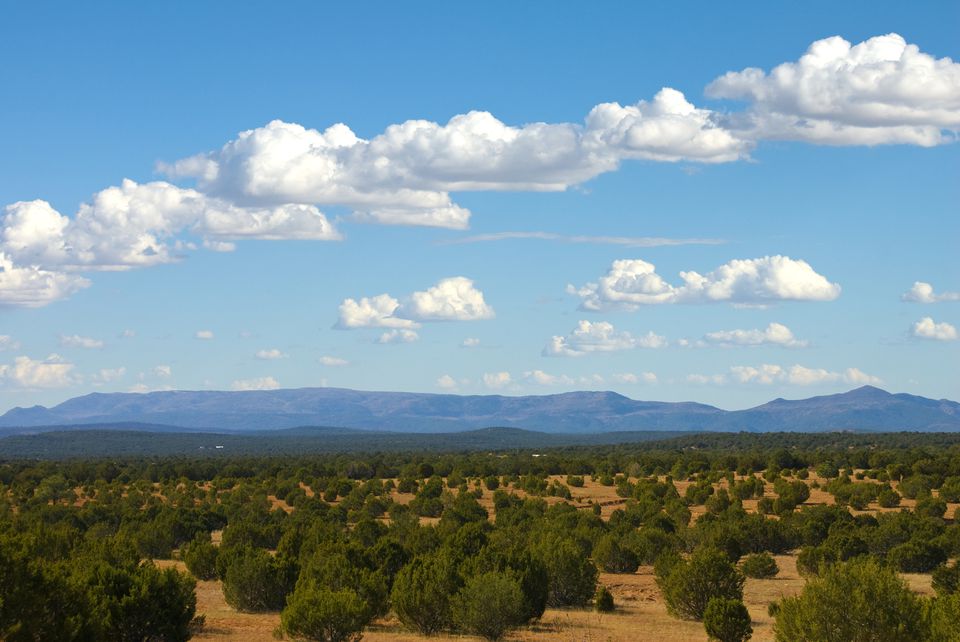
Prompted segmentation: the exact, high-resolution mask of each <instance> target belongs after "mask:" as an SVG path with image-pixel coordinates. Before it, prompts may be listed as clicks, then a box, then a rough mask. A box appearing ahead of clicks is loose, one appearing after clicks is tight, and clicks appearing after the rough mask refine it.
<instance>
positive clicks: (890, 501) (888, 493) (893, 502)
mask: <svg viewBox="0 0 960 642" xmlns="http://www.w3.org/2000/svg"><path fill="white" fill-rule="evenodd" d="M877 503H878V504H880V506H882V507H883V508H894V507H896V506H899V505H900V493H898V492H897V491H895V490H893V489H892V488H885V489H883V490H881V491H880V493H879V494H878V495H877Z"/></svg>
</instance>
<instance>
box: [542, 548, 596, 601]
mask: <svg viewBox="0 0 960 642" xmlns="http://www.w3.org/2000/svg"><path fill="white" fill-rule="evenodd" d="M534 555H536V556H537V557H538V558H539V559H540V560H541V561H542V562H543V563H544V565H545V566H546V567H547V577H548V578H549V587H550V590H549V594H548V597H547V604H549V605H550V606H583V605H584V604H587V603H588V602H589V601H590V599H591V598H592V597H593V594H594V592H595V591H596V588H597V567H596V566H595V565H594V564H593V562H591V561H590V558H589V557H587V555H586V554H585V553H584V552H583V549H581V548H580V547H579V546H577V544H576V543H575V542H573V541H572V540H570V539H569V538H565V537H556V536H554V537H546V538H544V539H543V540H541V541H540V542H539V544H538V545H537V546H536V548H535V549H534Z"/></svg>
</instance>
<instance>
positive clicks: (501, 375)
mask: <svg viewBox="0 0 960 642" xmlns="http://www.w3.org/2000/svg"><path fill="white" fill-rule="evenodd" d="M511 381H513V378H512V377H511V376H510V373H509V372H485V373H484V374H483V385H485V386H486V387H487V388H491V389H493V390H499V389H501V388H505V387H507V386H509V385H510V383H511Z"/></svg>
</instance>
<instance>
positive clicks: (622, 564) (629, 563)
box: [593, 534, 639, 573]
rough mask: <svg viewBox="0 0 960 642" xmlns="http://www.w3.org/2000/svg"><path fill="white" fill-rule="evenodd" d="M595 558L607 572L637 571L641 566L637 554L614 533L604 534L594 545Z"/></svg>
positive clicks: (598, 564)
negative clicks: (622, 544)
mask: <svg viewBox="0 0 960 642" xmlns="http://www.w3.org/2000/svg"><path fill="white" fill-rule="evenodd" d="M593 559H594V561H595V562H596V563H597V566H599V567H600V568H602V569H603V570H604V571H606V572H607V573H635V572H636V570H637V567H638V566H639V562H638V561H637V556H636V554H635V553H634V552H633V551H632V550H630V549H629V548H627V547H625V546H621V545H620V541H619V540H618V539H617V537H616V536H615V535H612V534H610V535H605V536H603V537H602V538H601V539H600V541H599V542H597V545H596V546H594V547H593Z"/></svg>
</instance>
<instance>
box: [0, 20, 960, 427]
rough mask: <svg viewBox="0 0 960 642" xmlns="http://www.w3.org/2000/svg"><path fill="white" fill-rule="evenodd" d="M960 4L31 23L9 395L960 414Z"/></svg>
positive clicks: (7, 339) (4, 167)
mask: <svg viewBox="0 0 960 642" xmlns="http://www.w3.org/2000/svg"><path fill="white" fill-rule="evenodd" d="M958 19H960V3H957V2H949V3H945V2H944V3H937V2H931V3H923V4H919V5H908V4H906V3H892V2H887V3H883V2H882V3H877V2H870V3H865V2H864V3H843V4H842V5H837V4H836V3H825V2H822V3H804V4H803V5H802V6H801V5H796V4H783V5H781V6H776V5H774V4H773V3H752V4H751V3H738V4H737V5H736V6H735V7H734V8H731V7H720V6H706V5H703V4H701V3H669V4H668V3H657V4H650V3H645V4H643V5H641V4H640V3H606V4H599V5H598V4H595V3H591V4H589V5H588V4H575V3H566V4H559V5H558V4H557V3H547V2H528V3H519V4H518V3H496V2H493V3H484V4H482V5H479V4H478V5H477V6H474V7H472V8H471V7H465V6H462V5H453V4H451V3H421V4H419V5H417V9H416V10H413V9H412V8H411V7H409V6H401V5H400V4H398V3H386V2H384V3H350V4H349V5H348V4H347V3H344V4H341V5H332V4H318V3H285V4H282V5H278V4H277V3H255V2H248V3H243V4H242V5H241V4H239V3H202V4H196V3H177V2H172V3H165V4H164V5H163V6H159V5H158V6H138V5H131V4H129V3H127V4H121V3H115V4H110V3H99V4H97V5H96V6H89V5H87V6H83V5H76V4H73V5H63V4H53V3H49V4H47V3H30V4H29V5H28V4H23V5H21V6H12V5H11V6H5V7H4V8H3V9H2V10H0V61H2V64H0V140H2V149H3V152H4V153H2V154H0V409H6V408H9V407H12V406H15V405H32V404H35V403H43V404H50V403H56V402H58V401H61V400H63V399H66V398H69V397H72V396H75V395H78V394H83V393H86V392H92V391H127V390H132V391H147V390H156V389H164V388H177V389H231V388H235V389H243V388H270V387H276V386H280V387H301V386H316V385H330V386H343V387H351V388H359V389H371V390H411V391H423V392H445V391H452V392H458V393H464V394H487V393H496V394H546V393H551V392H560V391H564V390H573V389H611V390H616V391H618V392H621V393H623V394H626V395H628V396H630V397H633V398H639V399H662V400H687V399H692V400H697V401H703V402H707V403H713V404H716V405H719V406H721V407H725V408H740V407H745V406H749V405H754V404H756V403H762V402H764V401H767V400H769V399H771V398H774V397H778V396H783V397H793V398H797V397H805V396H811V395H815V394H824V393H830V392H837V391H842V390H846V389H849V388H853V387H856V386H858V385H862V384H864V383H873V384H875V385H880V386H882V387H884V388H887V389H889V390H892V391H906V392H912V393H916V394H921V395H925V396H930V397H934V398H940V397H950V398H954V399H956V398H958V397H960V368H958V367H957V364H958V363H960V359H958V357H960V341H958V340H957V327H958V326H960V294H958V292H960V261H958V256H960V252H958V250H960V224H958V217H957V203H958V202H960V198H958V197H960V187H958V186H960V181H958V180H957V178H958V168H960V163H958V160H960V157H958V147H957V143H956V138H957V132H958V130H960V64H958V63H956V62H954V61H955V60H957V59H958V58H960V50H958V42H957V39H956V30H955V26H956V24H958ZM890 34H896V35H890ZM833 37H839V38H834V39H832V40H827V39H830V38H833ZM840 39H843V40H840ZM808 49H809V50H810V52H809V53H808ZM805 54H808V55H806V57H804V56H805ZM781 65H783V66H782V67H778V66H781ZM748 68H755V69H756V71H752V72H746V71H744V70H746V69H748ZM664 88H670V89H668V90H666V91H663V89H664ZM612 103H616V105H612ZM592 110H593V111H592ZM588 114H592V116H591V117H590V118H589V119H588ZM412 120H416V121H420V122H418V123H415V124H413V123H409V122H408V121H412ZM338 123H342V124H343V125H345V126H346V127H338V128H334V129H333V130H330V131H327V130H328V128H329V127H331V126H333V125H336V124H338ZM404 123H406V124H404ZM537 123H545V124H547V125H537ZM346 128H349V130H348V129H346ZM241 132H251V133H250V134H246V135H243V136H241ZM125 179H126V181H127V182H124V181H125ZM681 272H683V273H684V274H685V275H686V277H682V276H681ZM694 273H695V274H694ZM916 282H920V284H921V285H919V286H915V285H914V284H915V283H916ZM378 295H387V296H385V297H381V298H377V299H374V297H378ZM364 298H366V301H364Z"/></svg>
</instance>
